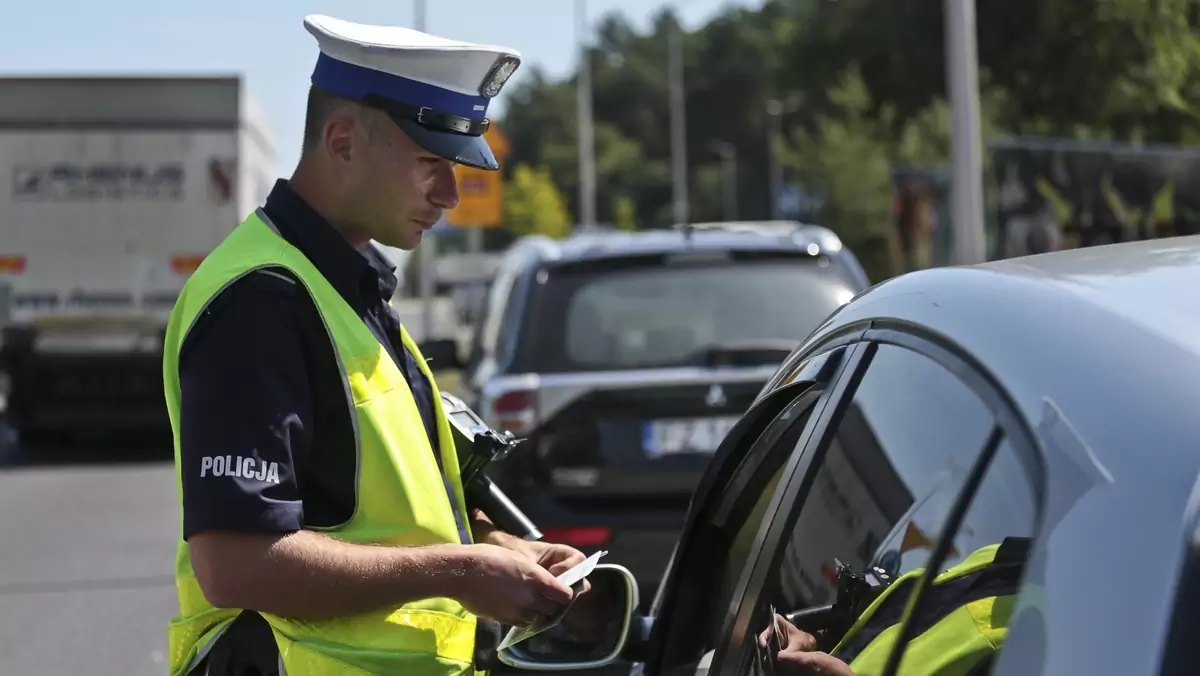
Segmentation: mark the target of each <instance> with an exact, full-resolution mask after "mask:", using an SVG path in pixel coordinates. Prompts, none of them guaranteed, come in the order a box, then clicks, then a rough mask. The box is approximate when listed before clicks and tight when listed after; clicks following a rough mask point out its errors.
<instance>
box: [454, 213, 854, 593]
mask: <svg viewBox="0 0 1200 676" xmlns="http://www.w3.org/2000/svg"><path fill="white" fill-rule="evenodd" d="M867 286H868V281H867V278H866V275H865V274H864V273H863V270H862V268H861V267H860V265H859V263H858V261H857V260H856V259H855V257H854V256H853V255H852V254H851V253H850V252H849V251H848V250H847V249H844V248H843V247H842V245H841V242H840V241H839V240H838V238H837V237H836V236H835V235H834V234H833V233H832V232H831V231H829V230H828V229H826V228H822V227H816V226H809V225H803V224H798V223H764V224H758V223H750V224H713V225H701V226H692V227H690V228H687V229H678V230H659V231H647V232H640V233H598V234H581V235H576V236H573V237H570V238H568V239H566V240H559V241H555V240H550V239H547V238H544V237H527V238H523V239H521V240H519V241H518V242H516V243H515V244H514V245H513V247H512V248H511V249H510V250H509V251H508V252H507V253H506V255H505V258H504V260H503V261H502V262H501V264H500V265H499V267H498V270H497V273H496V275H495V277H494V278H493V280H492V283H491V288H490V290H489V292H488V296H487V298H486V299H485V301H484V306H483V307H482V308H481V312H480V315H479V321H478V324H477V325H476V328H475V334H474V336H473V340H472V346H471V354H470V357H469V359H468V362H467V364H466V365H465V369H464V371H463V373H462V381H461V386H460V394H461V395H462V397H463V398H464V400H465V401H466V402H467V403H468V404H469V405H471V406H472V407H473V408H475V410H476V411H478V412H479V414H480V415H481V416H483V417H484V419H485V420H487V421H488V422H489V423H490V424H492V425H493V426H495V427H496V428H498V429H502V430H509V431H511V432H513V433H514V434H516V435H518V436H522V437H525V438H526V439H527V441H526V442H525V443H524V444H523V445H522V446H520V447H518V450H517V451H516V452H515V453H513V454H512V455H511V456H510V457H509V458H508V459H506V460H504V461H502V462H500V463H497V465H496V466H494V467H493V468H492V470H490V473H491V475H492V476H493V478H494V479H495V480H496V482H497V483H498V484H499V485H500V486H502V487H503V488H504V490H505V491H506V492H507V493H508V495H509V496H510V497H512V498H513V500H514V501H515V502H516V503H517V504H518V505H519V506H520V507H521V508H522V509H523V510H524V511H525V512H526V513H527V514H528V515H529V516H530V518H532V519H533V520H534V522H535V523H537V524H538V525H539V526H540V527H541V528H542V530H543V532H544V534H545V535H546V538H547V539H549V540H552V541H558V542H565V543H568V544H571V545H574V546H576V547H578V548H580V549H581V550H583V551H585V552H587V553H591V552H592V551H595V550H597V549H606V550H608V551H609V552H610V556H609V558H608V559H607V560H611V561H619V562H621V563H622V564H623V565H625V566H627V567H628V568H629V569H630V570H631V571H632V572H633V573H634V574H635V575H636V576H637V578H638V580H639V582H640V583H641V584H642V585H643V586H642V589H643V590H646V591H650V590H653V589H654V587H655V585H656V584H657V582H658V579H659V578H660V577H661V575H662V572H663V570H664V568H665V566H666V564H667V562H668V560H669V558H670V555H671V551H672V548H673V547H674V545H675V542H676V539H677V538H678V534H679V530H680V528H681V526H682V525H683V522H684V519H685V517H686V514H687V509H688V504H689V501H690V499H691V496H692V493H693V491H694V489H695V488H696V485H697V483H698V481H699V479H700V477H701V475H702V474H703V473H704V471H705V469H706V467H707V465H708V462H709V459H710V457H711V455H712V453H713V452H714V451H715V450H716V448H717V446H718V445H719V444H720V442H721V440H722V439H723V438H724V437H725V435H726V433H727V432H728V431H729V429H730V428H731V427H732V426H733V424H734V423H735V422H737V420H738V418H739V416H741V414H742V413H743V412H745V410H746V408H747V407H748V406H749V404H750V403H751V402H752V401H753V400H754V396H755V394H757V393H758V391H759V390H760V389H762V387H763V384H764V383H765V382H766V381H767V379H768V378H769V377H770V376H771V374H772V373H773V372H774V371H775V369H776V368H777V367H778V366H779V363H780V362H781V361H782V360H783V359H784V358H785V357H786V356H787V355H788V354H789V353H790V352H791V351H792V349H793V348H795V346H796V343H797V339H798V337H802V336H805V335H807V334H808V333H809V332H810V331H812V330H813V329H815V328H816V327H817V326H818V325H819V324H820V323H821V322H822V321H823V320H824V319H825V318H826V317H827V316H829V314H830V313H831V312H833V310H835V309H837V308H838V307H840V306H841V305H843V304H845V303H846V302H848V301H849V300H850V299H851V298H852V297H853V296H854V295H855V294H856V293H858V292H859V291H861V290H863V289H865V288H866V287H867ZM781 301H782V302H781ZM649 597H650V594H646V598H649Z"/></svg>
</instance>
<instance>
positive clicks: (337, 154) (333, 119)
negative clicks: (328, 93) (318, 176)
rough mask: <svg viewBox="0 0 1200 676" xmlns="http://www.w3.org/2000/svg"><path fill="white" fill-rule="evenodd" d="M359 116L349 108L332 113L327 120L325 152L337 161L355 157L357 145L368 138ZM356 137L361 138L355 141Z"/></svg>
mask: <svg viewBox="0 0 1200 676" xmlns="http://www.w3.org/2000/svg"><path fill="white" fill-rule="evenodd" d="M361 127H362V123H361V121H360V120H359V116H357V115H355V114H354V113H353V111H351V110H349V109H348V108H343V109H341V110H338V111H336V112H334V113H332V114H331V115H330V116H329V117H328V118H327V119H326V120H325V133H324V146H325V153H326V154H327V155H328V156H329V158H330V159H332V160H333V161H334V162H335V163H336V162H349V161H350V160H352V159H354V153H355V150H356V149H357V148H356V146H358V145H360V144H361V143H362V142H363V141H365V140H366V135H365V134H364V133H363V131H364V130H363V129H362V128H361ZM356 137H358V139H361V140H360V141H359V142H358V143H356V142H355V140H356Z"/></svg>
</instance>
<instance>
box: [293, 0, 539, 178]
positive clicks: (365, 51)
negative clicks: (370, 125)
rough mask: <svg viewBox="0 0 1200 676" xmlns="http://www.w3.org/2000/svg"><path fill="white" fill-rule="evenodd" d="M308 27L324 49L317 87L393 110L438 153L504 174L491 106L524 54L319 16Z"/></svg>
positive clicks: (315, 75)
mask: <svg viewBox="0 0 1200 676" xmlns="http://www.w3.org/2000/svg"><path fill="white" fill-rule="evenodd" d="M304 27H305V28H306V29H308V32H309V33H311V34H312V35H313V37H315V38H316V39H317V45H318V46H319V47H320V50H321V53H320V56H318V57H317V65H316V67H315V68H314V69H313V74H312V83H313V84H314V85H315V86H317V87H319V88H321V89H324V90H326V91H328V92H332V93H334V94H338V95H340V96H344V97H346V98H349V99H354V100H356V101H361V102H363V103H365V104H367V105H370V106H373V107H375V108H379V109H381V110H384V111H386V112H387V113H388V114H389V115H390V116H391V117H392V119H393V120H395V121H396V123H397V124H398V125H400V127H401V128H402V129H403V130H404V131H405V132H406V133H407V134H408V135H409V136H410V137H411V138H412V139H413V141H415V142H416V143H417V144H419V145H420V146H422V147H423V148H425V149H426V150H428V151H429V152H431V153H434V154H436V155H439V156H441V157H444V158H446V159H449V160H453V161H455V162H458V163H460V164H465V165H467V166H471V167H476V168H479V169H488V170H493V171H494V170H496V169H498V168H499V164H498V163H497V162H496V156H495V155H494V154H493V153H492V150H491V148H489V147H488V144H487V141H486V140H484V138H483V133H484V132H485V131H487V128H488V126H489V125H490V121H489V120H488V119H487V109H488V103H489V102H490V101H491V100H492V99H493V98H495V96H496V95H497V94H499V93H500V89H501V88H502V87H503V86H504V83H505V82H507V81H508V79H509V77H511V76H512V74H513V72H514V71H515V70H516V69H517V66H519V65H520V63H521V55H520V53H519V52H517V51H516V50H513V49H509V48H507V47H496V46H493V45H480V44H473V43H469V42H459V41H457V40H447V39H445V38H440V37H436V36H433V35H429V34H428V33H422V32H420V31H415V30H412V29H410V28H402V27H399V26H371V25H365V24H359V23H352V22H349V21H342V20H340V19H334V18H331V17H328V16H322V15H319V14H314V15H310V16H307V17H305V18H304Z"/></svg>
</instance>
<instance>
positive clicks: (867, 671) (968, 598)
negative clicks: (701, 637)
mask: <svg viewBox="0 0 1200 676" xmlns="http://www.w3.org/2000/svg"><path fill="white" fill-rule="evenodd" d="M1028 556H1029V539H1028V538H1017V537H1013V538H1006V539H1005V540H1004V541H1003V542H1001V543H998V544H992V545H987V546H984V547H980V548H979V549H977V550H975V551H974V552H972V553H971V554H970V555H969V556H968V557H967V558H966V559H964V560H963V561H962V562H961V563H959V564H958V565H956V566H953V567H951V568H950V569H948V570H946V571H945V572H943V573H941V574H939V575H938V576H937V577H935V578H934V580H933V584H932V586H931V587H930V588H929V590H927V591H926V593H925V595H924V596H923V598H922V599H921V600H920V612H919V613H917V614H916V615H914V616H913V617H912V619H910V620H909V622H910V623H912V624H913V625H914V626H913V629H914V636H913V638H912V640H911V641H909V642H908V643H907V644H906V646H905V653H904V660H903V661H902V662H901V666H900V669H899V672H898V674H899V676H951V675H954V676H983V674H987V673H989V671H990V668H991V665H992V663H993V660H994V658H995V656H996V654H997V653H999V651H1000V650H1001V648H1002V647H1003V645H1004V643H1005V640H1006V639H1007V636H1008V624H1009V619H1010V616H1011V615H1012V610H1013V603H1014V601H1015V599H1016V595H1017V592H1018V590H1019V587H1020V581H1021V576H1022V574H1023V572H1024V568H1025V563H1026V561H1027V559H1028ZM923 572H924V569H921V568H918V569H916V570H913V571H910V572H908V573H906V574H904V575H902V576H900V577H898V578H896V581H895V582H893V583H892V584H891V585H890V586H889V587H888V588H887V589H885V590H884V591H883V593H882V594H880V596H879V598H878V599H876V600H875V601H874V602H873V603H871V605H870V606H869V607H867V608H866V609H865V610H864V611H863V612H862V614H861V615H859V617H858V619H857V621H856V622H855V623H854V626H852V627H851V628H850V630H849V631H848V632H847V633H846V635H845V636H843V637H842V638H841V639H840V640H839V641H838V645H837V646H836V647H834V648H833V649H832V650H831V651H830V652H828V653H827V652H823V651H821V650H820V648H819V646H818V639H817V638H816V637H815V636H813V635H812V634H810V633H808V632H806V631H802V630H801V629H799V628H797V627H796V626H794V625H793V624H791V623H790V622H788V621H787V620H786V619H785V618H784V617H783V616H782V615H779V616H776V617H775V618H772V619H773V622H772V623H771V624H770V625H768V627H767V628H766V629H764V630H763V631H762V632H761V633H760V634H759V636H758V640H759V645H760V647H763V648H767V647H768V646H771V645H772V643H771V635H772V634H773V633H774V632H775V631H776V628H778V630H779V648H780V650H779V651H778V652H777V653H776V654H775V655H773V657H774V658H775V660H776V666H777V673H778V674H779V676H880V674H882V673H883V671H884V669H885V668H886V667H887V661H888V659H889V658H890V656H891V653H892V651H893V650H894V649H895V647H896V640H897V638H898V636H897V632H898V631H899V626H900V622H901V620H902V618H903V615H904V612H905V609H906V606H907V604H908V600H909V598H910V597H911V594H910V592H911V591H912V590H913V589H914V587H915V585H916V583H917V582H918V580H919V579H920V576H921V574H922V573H923Z"/></svg>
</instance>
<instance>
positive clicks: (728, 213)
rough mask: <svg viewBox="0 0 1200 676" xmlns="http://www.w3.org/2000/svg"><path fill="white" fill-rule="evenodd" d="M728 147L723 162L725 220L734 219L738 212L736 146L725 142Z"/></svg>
mask: <svg viewBox="0 0 1200 676" xmlns="http://www.w3.org/2000/svg"><path fill="white" fill-rule="evenodd" d="M726 148H728V150H727V152H726V155H725V158H724V162H725V220H726V221H736V220H737V213H738V204H737V192H738V191H737V148H735V147H733V144H732V143H727V144H726Z"/></svg>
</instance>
